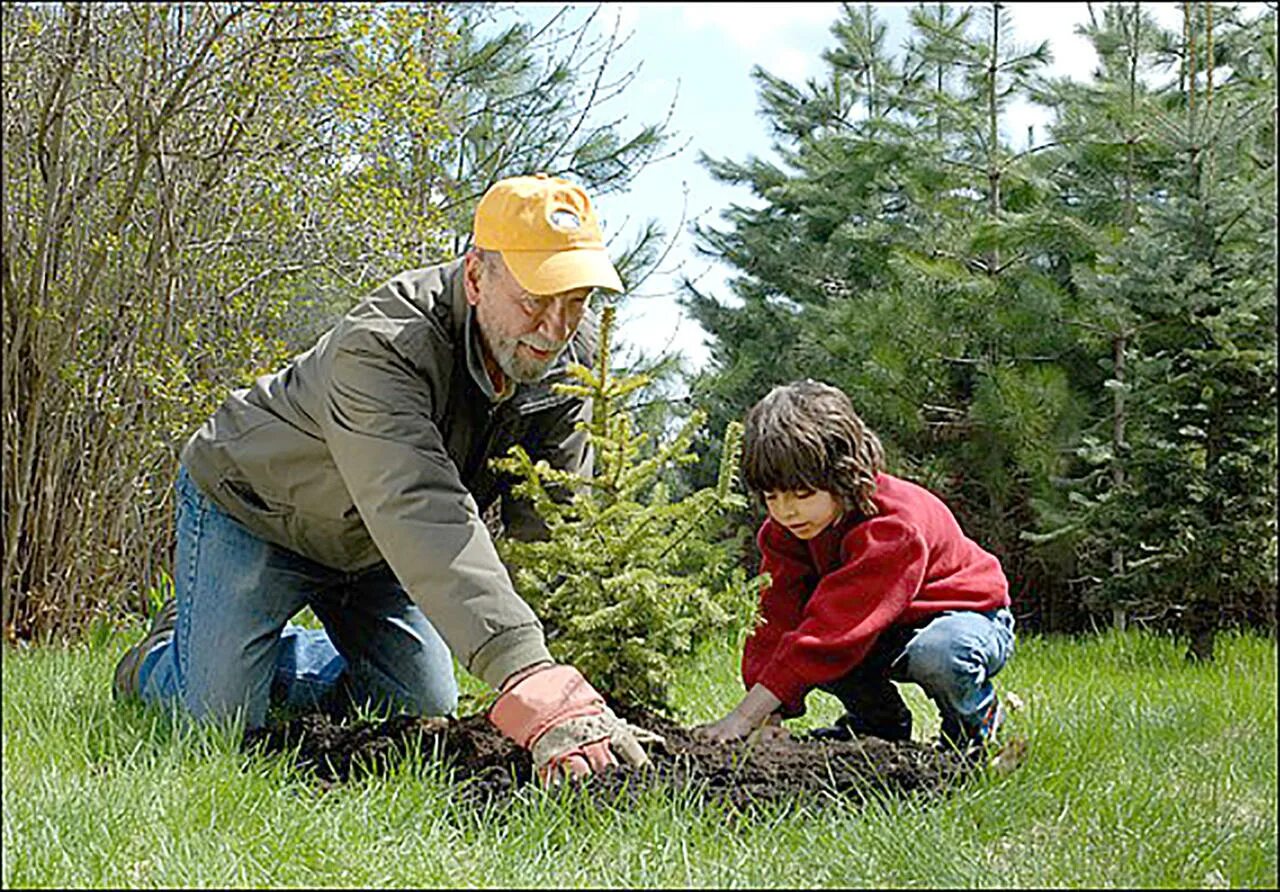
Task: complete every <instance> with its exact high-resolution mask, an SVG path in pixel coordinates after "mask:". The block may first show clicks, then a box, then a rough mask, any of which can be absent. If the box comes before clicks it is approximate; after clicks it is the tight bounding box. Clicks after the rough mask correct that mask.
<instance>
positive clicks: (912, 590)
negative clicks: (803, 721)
mask: <svg viewBox="0 0 1280 892" xmlns="http://www.w3.org/2000/svg"><path fill="white" fill-rule="evenodd" d="M843 545H844V554H846V555H848V558H847V559H846V560H845V562H844V563H843V565H842V566H840V567H839V568H838V569H836V570H835V571H833V572H831V573H828V574H827V575H826V576H824V577H823V578H822V580H821V582H819V583H818V585H817V587H816V588H815V589H814V592H813V594H812V596H810V598H809V600H808V601H807V602H806V603H805V604H804V608H803V612H802V615H801V618H800V622H799V623H798V624H797V625H796V626H795V627H794V628H792V629H790V630H788V631H786V632H785V633H784V634H783V635H782V636H781V637H780V639H779V640H778V641H777V643H776V645H775V646H774V648H773V649H772V654H771V655H770V658H769V660H768V662H767V664H766V665H764V666H763V667H762V668H761V669H760V670H759V673H758V675H757V677H756V679H755V680H756V681H758V682H759V683H760V684H762V685H764V686H765V687H766V688H768V689H769V690H770V691H771V692H772V693H773V694H774V696H776V697H777V698H778V699H779V700H781V701H782V703H783V709H784V714H785V713H793V714H798V713H800V712H802V711H803V703H804V697H805V695H806V694H807V693H808V692H809V690H810V689H812V688H814V687H816V686H817V685H820V684H825V683H827V682H831V681H835V680H836V679H838V678H841V677H843V676H844V675H847V674H848V673H849V672H850V671H851V670H852V669H853V668H854V667H855V666H857V665H858V664H859V663H860V662H862V660H863V658H864V657H865V656H866V655H867V651H869V650H870V649H871V646H872V645H873V644H874V643H875V640H876V638H877V637H878V636H879V635H880V633H881V632H883V631H884V630H885V629H887V628H888V627H889V626H890V625H892V624H893V622H894V621H895V620H896V619H897V618H898V617H899V616H900V615H901V614H902V612H903V611H904V610H905V609H906V608H907V606H908V605H909V604H910V603H911V600H912V598H913V597H914V595H915V594H916V592H918V591H919V590H920V586H921V584H922V583H923V581H924V573H925V566H926V563H927V558H928V554H927V549H926V547H925V542H924V538H923V537H922V536H921V535H920V533H919V531H917V530H916V529H915V528H914V527H912V526H910V525H908V524H906V523H904V522H903V521H901V520H900V519H898V518H894V517H873V518H871V519H870V520H867V521H864V522H862V523H859V524H857V525H856V526H854V527H853V528H852V529H851V530H850V531H849V532H848V533H847V534H846V536H845V540H844V543H843Z"/></svg>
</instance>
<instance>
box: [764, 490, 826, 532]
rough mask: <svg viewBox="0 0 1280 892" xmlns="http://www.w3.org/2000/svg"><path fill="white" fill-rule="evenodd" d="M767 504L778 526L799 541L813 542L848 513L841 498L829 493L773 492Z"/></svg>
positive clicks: (767, 496) (769, 493)
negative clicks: (845, 511) (781, 526)
mask: <svg viewBox="0 0 1280 892" xmlns="http://www.w3.org/2000/svg"><path fill="white" fill-rule="evenodd" d="M764 504H765V507H766V508H768V509H769V516H770V517H772V518H773V520H774V522H775V523H780V524H782V525H783V526H784V527H786V528H787V529H788V530H790V531H791V533H792V534H793V535H794V536H796V537H797V538H799V539H812V538H813V537H815V536H817V535H818V534H819V533H821V532H822V531H823V530H825V529H826V528H827V527H829V526H831V524H833V523H834V522H835V521H836V520H838V519H839V518H840V515H841V514H843V513H844V505H843V504H842V502H841V500H840V497H839V496H837V495H836V494H835V493H830V492H827V491H826V490H825V489H819V490H812V489H802V490H770V491H769V492H766V493H765V494H764Z"/></svg>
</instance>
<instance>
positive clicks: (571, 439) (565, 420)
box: [502, 397, 594, 542]
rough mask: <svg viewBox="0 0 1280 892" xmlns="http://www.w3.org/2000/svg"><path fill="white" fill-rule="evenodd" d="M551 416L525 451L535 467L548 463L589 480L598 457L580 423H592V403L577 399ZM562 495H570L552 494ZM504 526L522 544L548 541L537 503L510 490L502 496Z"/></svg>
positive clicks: (528, 441) (562, 406)
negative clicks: (595, 456) (541, 463)
mask: <svg viewBox="0 0 1280 892" xmlns="http://www.w3.org/2000/svg"><path fill="white" fill-rule="evenodd" d="M548 414H549V415H550V418H549V419H548V420H547V422H546V423H544V424H543V425H541V426H540V427H539V429H537V430H534V431H531V434H532V436H531V437H528V438H526V442H525V443H524V444H523V445H524V447H525V451H527V452H528V453H529V457H530V458H531V459H533V461H534V462H535V463H537V462H539V461H544V460H545V461H546V462H547V464H549V465H551V467H553V468H557V469H558V470H561V471H568V472H570V473H573V474H577V475H578V476H579V477H582V478H583V479H584V480H586V479H589V478H590V477H591V471H592V465H593V458H594V456H593V455H592V451H591V444H590V443H589V442H588V440H587V434H586V432H585V431H580V430H578V429H577V428H578V423H579V422H590V421H591V400H589V399H588V400H584V399H579V398H576V397H575V398H574V399H572V400H569V401H568V402H566V403H565V404H563V405H561V406H559V407H557V408H556V409H555V410H554V411H553V412H551V413H548ZM561 495H567V494H560V493H556V492H552V496H553V497H555V498H559V497H560V496H561ZM502 525H503V527H504V529H505V530H506V535H509V536H511V537H513V538H515V539H520V540H521V541H525V542H528V541H532V540H536V539H545V538H547V525H546V523H545V522H544V521H543V519H542V518H541V517H540V516H539V515H538V512H537V511H535V510H534V508H533V503H532V502H530V501H529V500H528V499H521V498H516V497H515V496H513V495H512V494H511V491H510V486H508V487H507V488H505V489H504V491H503V493H502Z"/></svg>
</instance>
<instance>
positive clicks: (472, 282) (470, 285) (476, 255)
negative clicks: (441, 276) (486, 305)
mask: <svg viewBox="0 0 1280 892" xmlns="http://www.w3.org/2000/svg"><path fill="white" fill-rule="evenodd" d="M483 265H484V263H483V262H482V261H481V260H480V252H479V251H478V250H476V249H475V248H474V247H473V248H471V249H470V250H468V251H467V253H466V254H465V255H463V258H462V287H463V289H464V290H465V291H466V292H467V303H469V304H471V306H473V307H474V306H475V305H476V304H478V303H480V276H481V272H480V268H481V267H482V266H483Z"/></svg>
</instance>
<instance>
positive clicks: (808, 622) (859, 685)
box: [699, 380, 1013, 751]
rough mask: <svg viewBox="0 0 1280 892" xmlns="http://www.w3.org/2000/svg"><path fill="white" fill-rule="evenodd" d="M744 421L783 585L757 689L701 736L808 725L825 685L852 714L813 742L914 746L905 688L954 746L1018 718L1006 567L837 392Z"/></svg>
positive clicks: (758, 635)
mask: <svg viewBox="0 0 1280 892" xmlns="http://www.w3.org/2000/svg"><path fill="white" fill-rule="evenodd" d="M745 427H746V431H745V435H744V447H743V450H744V456H743V474H744V476H745V477H746V481H747V485H748V486H749V487H750V489H752V490H753V491H755V492H759V493H761V494H762V495H763V497H764V501H765V506H766V507H767V509H768V512H769V516H768V518H767V519H766V520H765V522H764V524H763V525H762V526H761V527H760V531H759V533H758V535H757V538H756V541H757V543H758V545H759V548H760V552H761V570H762V571H763V572H767V573H769V574H770V576H771V580H772V581H771V583H770V584H769V586H768V587H767V588H765V589H764V590H763V591H762V592H761V599H760V605H761V613H762V615H763V617H762V618H763V624H762V625H761V626H759V627H757V628H756V629H755V631H754V632H753V634H752V635H751V636H750V637H749V638H748V639H747V642H746V646H745V648H744V650H743V654H742V677H743V681H744V682H745V685H746V687H747V689H748V690H747V694H746V696H745V697H744V698H743V699H742V701H741V702H740V703H739V704H738V705H737V706H736V707H734V709H733V710H732V711H731V712H730V713H729V714H728V715H726V716H725V717H724V718H722V719H720V720H719V721H718V722H713V723H710V724H708V725H704V726H702V727H701V728H700V729H699V732H700V734H701V735H702V736H704V737H705V738H707V739H709V740H713V741H720V742H725V741H731V740H737V739H740V738H743V737H746V736H747V735H748V734H750V733H751V732H753V731H755V730H756V729H757V728H760V727H761V726H763V725H777V724H778V723H779V722H780V720H781V719H783V718H794V717H796V716H799V715H803V714H804V710H805V707H804V699H805V696H806V694H807V693H808V692H809V691H810V690H812V689H813V688H818V689H820V690H824V691H827V692H829V693H831V694H834V695H835V696H836V697H838V698H839V699H840V701H841V703H842V704H843V705H844V708H845V715H844V716H843V717H841V719H840V720H839V721H838V722H837V723H836V726H835V727H834V728H828V729H822V730H819V731H816V732H814V736H816V737H819V738H835V739H844V740H848V739H851V737H852V736H853V735H854V734H870V735H874V736H877V737H882V738H886V739H888V740H908V739H910V737H911V712H910V711H909V710H908V708H907V705H906V703H905V702H904V701H903V699H902V696H901V694H899V692H898V690H897V688H896V687H895V686H894V682H895V681H903V682H908V681H909V682H914V683H916V684H918V685H920V686H921V687H922V688H923V689H924V691H925V693H927V694H928V695H929V697H930V698H931V699H932V700H933V701H934V702H935V703H936V704H937V706H938V709H939V712H940V713H941V715H942V741H943V743H945V744H947V745H951V746H954V747H957V748H960V749H962V750H965V751H976V750H978V749H980V748H981V747H982V746H983V745H985V744H986V743H987V742H988V741H990V740H991V739H992V737H993V736H994V734H995V731H996V729H997V727H999V725H1000V722H1001V719H1002V717H1003V713H1002V709H1001V706H1000V703H999V700H998V699H997V697H996V694H995V690H994V689H993V687H992V685H991V676H993V675H995V674H996V673H997V672H999V671H1000V668H1001V667H1002V666H1004V664H1005V661H1006V660H1007V659H1008V658H1009V656H1010V654H1011V653H1012V651H1013V615H1012V614H1011V613H1010V611H1009V586H1008V581H1007V580H1006V579H1005V575H1004V572H1003V571H1002V570H1001V568H1000V562H999V561H998V560H997V559H996V558H995V557H994V556H993V555H991V554H990V553H988V552H986V551H984V550H983V549H982V548H980V547H978V545H977V544H976V543H974V542H973V541H972V540H971V539H969V538H968V537H966V536H965V535H964V533H963V532H962V531H961V529H960V526H959V524H958V523H957V522H956V519H955V517H954V515H952V513H951V511H950V509H948V508H947V506H946V505H945V504H943V502H942V501H941V500H940V499H938V497H937V496H935V495H933V494H932V493H930V492H929V491H928V490H926V489H924V488H923V487H920V486H918V485H916V484H914V483H910V482H908V481H906V480H902V479H900V478H898V477H894V476H891V475H889V474H886V473H884V453H883V449H882V447H881V445H880V441H879V439H878V438H877V437H876V435H875V434H874V433H873V432H872V431H870V430H868V429H867V428H866V426H865V425H864V424H863V423H862V420H861V419H860V418H859V417H858V415H857V413H856V412H854V409H853V405H852V403H851V402H850V400H849V398H848V397H847V396H845V394H843V393H842V392H841V391H839V390H837V389H836V388H834V387H831V386H829V385H826V384H822V383H819V382H816V381H811V380H805V381H799V382H796V383H793V384H789V385H785V386H781V387H775V388H774V389H773V390H772V391H771V392H770V393H769V394H768V395H767V396H765V397H764V399H762V400H760V402H758V403H757V404H756V405H755V406H753V407H752V409H751V411H750V412H748V413H747V417H746V422H745Z"/></svg>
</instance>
